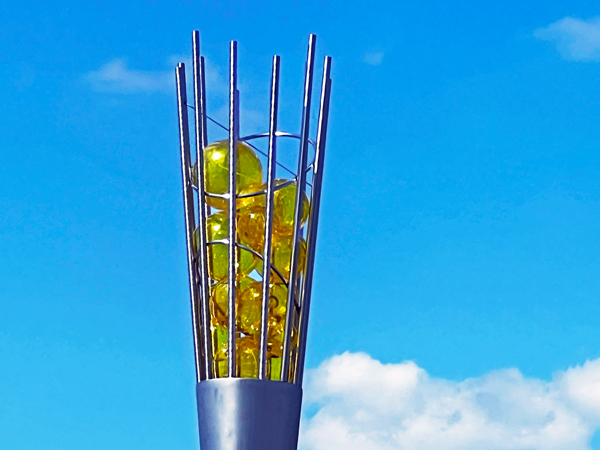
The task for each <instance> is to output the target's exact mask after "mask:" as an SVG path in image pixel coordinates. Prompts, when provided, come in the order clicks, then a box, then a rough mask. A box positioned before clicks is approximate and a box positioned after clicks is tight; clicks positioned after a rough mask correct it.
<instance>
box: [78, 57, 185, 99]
mask: <svg viewBox="0 0 600 450" xmlns="http://www.w3.org/2000/svg"><path fill="white" fill-rule="evenodd" d="M86 78H87V81H88V82H89V83H90V85H91V86H92V89H94V90H96V91H99V92H117V93H130V92H167V91H170V90H173V89H174V87H173V86H174V82H173V78H174V75H173V72H166V71H162V72H153V71H142V70H134V69H130V68H129V67H127V62H126V61H125V60H124V59H115V60H113V61H110V62H109V63H106V64H104V65H103V66H102V67H100V68H99V69H98V70H93V71H91V72H90V73H88V74H87V77H86Z"/></svg>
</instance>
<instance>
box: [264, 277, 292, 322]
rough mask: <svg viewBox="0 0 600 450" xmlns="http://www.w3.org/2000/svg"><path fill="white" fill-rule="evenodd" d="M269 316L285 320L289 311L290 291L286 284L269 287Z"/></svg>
mask: <svg viewBox="0 0 600 450" xmlns="http://www.w3.org/2000/svg"><path fill="white" fill-rule="evenodd" d="M269 288H270V291H269V315H270V316H273V317H277V318H285V311H286V309H287V294H288V290H287V287H285V285H284V284H279V283H276V284H273V283H271V285H270V286H269Z"/></svg>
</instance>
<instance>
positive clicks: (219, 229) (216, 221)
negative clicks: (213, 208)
mask: <svg viewBox="0 0 600 450" xmlns="http://www.w3.org/2000/svg"><path fill="white" fill-rule="evenodd" d="M206 228H207V231H208V233H207V234H208V241H209V242H210V241H216V240H220V239H228V238H229V223H228V221H227V215H226V214H225V213H221V212H220V213H215V214H212V215H210V216H209V217H208V218H207V219H206ZM194 241H195V245H196V248H198V246H199V244H198V233H197V231H196V232H195V233H194ZM236 251H237V264H236V275H238V276H243V275H247V274H249V273H250V272H252V270H254V268H255V267H256V264H257V261H256V258H255V257H254V255H253V254H252V253H250V252H249V251H247V250H243V249H240V248H237V249H236ZM228 271H229V246H228V245H225V244H211V245H209V246H208V272H209V276H210V277H211V278H212V279H214V280H222V279H224V278H226V277H227V273H228Z"/></svg>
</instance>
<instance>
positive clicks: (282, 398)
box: [196, 378, 302, 450]
mask: <svg viewBox="0 0 600 450" xmlns="http://www.w3.org/2000/svg"><path fill="white" fill-rule="evenodd" d="M196 393H197V399H198V425H199V428H200V448H201V449H202V450H296V449H297V447H298V428H299V426H300V407H301V404H302V388H300V387H299V386H296V385H294V384H290V383H284V382H281V381H271V380H256V379H249V378H219V379H213V380H205V381H202V382H200V383H198V385H197V389H196Z"/></svg>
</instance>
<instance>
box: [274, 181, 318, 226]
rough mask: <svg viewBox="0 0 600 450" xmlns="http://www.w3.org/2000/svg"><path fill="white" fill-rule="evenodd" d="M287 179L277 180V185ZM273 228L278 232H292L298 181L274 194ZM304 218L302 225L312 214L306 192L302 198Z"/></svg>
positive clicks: (301, 221)
mask: <svg viewBox="0 0 600 450" xmlns="http://www.w3.org/2000/svg"><path fill="white" fill-rule="evenodd" d="M286 181H287V180H277V181H276V182H275V184H276V185H279V184H282V183H284V182H286ZM273 200H274V208H273V228H275V230H276V232H277V233H278V234H292V231H293V225H294V212H295V211H294V209H295V206H296V183H292V184H290V185H288V186H286V187H284V188H281V189H278V190H276V191H275V194H274V195H273ZM302 203H303V206H302V219H301V220H300V223H301V225H304V224H305V223H306V220H307V219H308V215H309V214H310V204H309V202H308V196H307V195H306V193H304V197H303V199H302Z"/></svg>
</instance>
